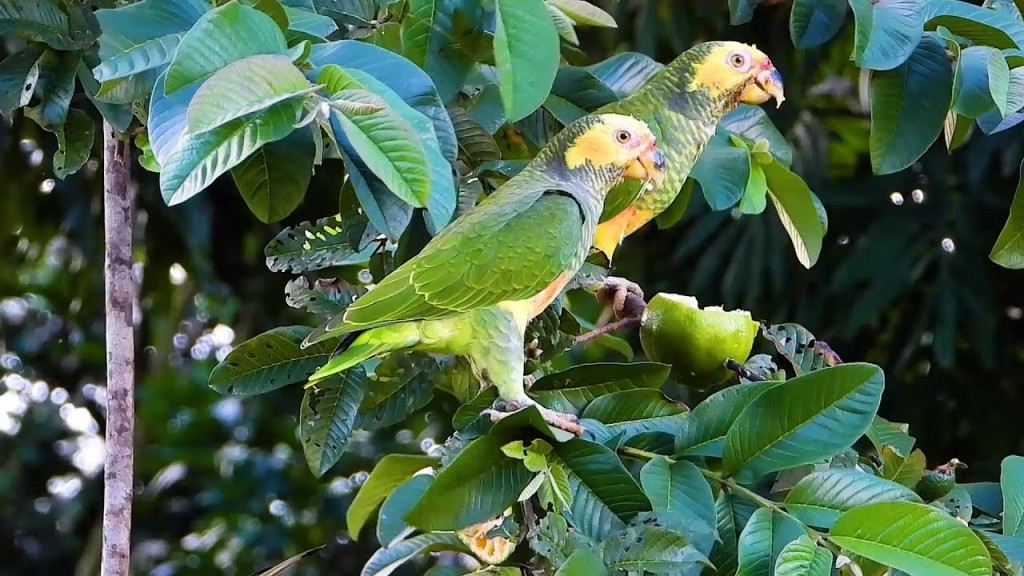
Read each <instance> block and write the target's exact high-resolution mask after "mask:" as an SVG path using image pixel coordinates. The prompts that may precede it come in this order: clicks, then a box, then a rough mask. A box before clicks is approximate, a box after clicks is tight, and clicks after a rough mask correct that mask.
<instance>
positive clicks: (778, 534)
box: [736, 508, 805, 576]
mask: <svg viewBox="0 0 1024 576" xmlns="http://www.w3.org/2000/svg"><path fill="white" fill-rule="evenodd" d="M804 534H805V531H804V527H803V525H801V524H800V523H799V522H797V521H796V520H793V518H791V517H789V516H783V515H782V514H778V513H775V512H772V511H771V510H769V509H767V508H758V509H757V510H756V511H755V512H754V514H753V515H752V516H751V517H750V520H749V521H748V522H747V525H746V526H745V527H744V528H743V532H742V533H740V537H739V541H738V554H739V569H738V570H737V572H736V576H761V575H766V576H772V575H773V574H774V570H775V564H776V562H777V561H778V558H779V555H780V554H781V553H782V550H783V549H784V548H785V547H786V545H788V544H789V543H790V542H793V541H795V540H796V539H797V538H799V537H801V536H803V535H804ZM779 576H784V575H783V574H780V575H779Z"/></svg>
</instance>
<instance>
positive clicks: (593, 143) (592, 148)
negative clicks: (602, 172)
mask: <svg viewBox="0 0 1024 576" xmlns="http://www.w3.org/2000/svg"><path fill="white" fill-rule="evenodd" d="M623 130H625V131H627V132H629V133H631V134H633V136H634V137H636V138H639V139H640V140H651V141H653V140H654V139H655V138H654V133H652V132H651V129H650V128H649V127H648V126H647V124H646V123H644V122H642V121H640V120H637V119H636V118H633V117H632V116H623V115H621V114H602V115H601V117H600V120H599V121H598V122H595V123H594V124H593V125H591V126H590V127H589V128H587V130H586V131H585V132H584V133H583V134H580V135H579V136H578V137H577V138H576V140H574V141H573V143H572V145H571V146H570V147H569V149H568V150H567V151H566V153H565V164H566V166H568V167H569V168H576V167H578V166H580V165H582V164H583V163H584V162H587V161H590V163H591V164H593V165H594V166H606V165H608V164H615V163H619V164H622V163H624V162H625V161H626V160H628V159H629V158H627V157H626V154H624V153H625V152H626V149H625V148H624V147H623V146H622V145H621V144H620V143H619V142H618V141H617V140H616V138H615V134H616V133H617V132H620V131H623Z"/></svg>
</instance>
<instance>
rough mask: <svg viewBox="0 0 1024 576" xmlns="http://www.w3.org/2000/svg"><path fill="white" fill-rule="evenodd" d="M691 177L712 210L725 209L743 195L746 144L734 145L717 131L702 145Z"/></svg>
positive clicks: (747, 161) (747, 164) (746, 176)
mask: <svg viewBox="0 0 1024 576" xmlns="http://www.w3.org/2000/svg"><path fill="white" fill-rule="evenodd" d="M690 176H691V177H692V178H693V179H694V180H696V181H697V182H699V183H700V188H701V191H703V192H704V199H705V200H707V201H708V206H710V207H711V209H712V210H727V209H729V208H731V207H733V206H734V205H735V204H736V202H738V201H739V199H740V198H742V197H743V191H744V190H745V189H746V187H747V181H748V180H749V179H750V151H749V150H748V149H747V147H746V146H733V145H732V144H731V143H730V141H729V138H728V137H727V136H725V135H724V134H723V133H721V132H718V133H716V134H715V135H714V136H713V137H712V138H711V141H710V142H708V145H707V147H705V148H704V152H703V153H701V155H700V158H699V159H698V160H697V164H696V165H694V167H693V170H692V171H691V172H690Z"/></svg>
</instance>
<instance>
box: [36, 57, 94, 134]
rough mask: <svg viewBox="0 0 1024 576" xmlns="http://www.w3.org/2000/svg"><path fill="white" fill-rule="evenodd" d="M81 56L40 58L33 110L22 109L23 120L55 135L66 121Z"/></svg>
mask: <svg viewBox="0 0 1024 576" xmlns="http://www.w3.org/2000/svg"><path fill="white" fill-rule="evenodd" d="M80 62H81V55H80V54H79V53H78V52H55V51H53V50H47V51H46V52H43V55H42V56H41V57H40V58H39V62H38V66H39V78H38V79H37V80H36V87H35V91H34V93H33V96H32V100H33V101H38V104H36V105H35V106H29V107H27V108H25V116H26V117H28V118H31V119H32V120H35V122H36V124H39V126H41V127H42V128H44V129H46V130H49V131H50V132H55V131H57V129H59V128H60V127H61V126H63V125H64V122H66V121H67V118H68V106H69V105H70V104H71V97H72V96H73V95H74V93H75V77H76V76H77V75H78V65H79V63H80Z"/></svg>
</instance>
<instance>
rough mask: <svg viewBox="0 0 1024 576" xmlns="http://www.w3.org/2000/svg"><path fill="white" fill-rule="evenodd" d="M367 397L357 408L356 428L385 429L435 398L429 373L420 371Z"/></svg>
mask: <svg viewBox="0 0 1024 576" xmlns="http://www.w3.org/2000/svg"><path fill="white" fill-rule="evenodd" d="M374 393H375V394H374V396H373V397H370V398H367V400H370V401H372V402H371V403H369V404H367V402H364V403H363V406H362V407H361V408H360V412H361V413H360V415H359V423H358V427H359V428H361V429H363V430H376V429H378V428H386V427H388V426H393V425H395V424H398V423H399V422H402V421H404V420H405V419H406V418H408V417H409V415H410V414H412V413H414V412H416V411H417V410H419V409H420V408H423V407H424V406H426V405H427V403H429V402H430V400H431V399H432V398H433V397H434V382H433V381H432V380H431V379H430V374H428V373H427V372H426V371H420V372H417V373H415V374H414V375H412V376H411V377H408V378H406V379H404V380H403V381H402V382H401V383H400V384H398V386H397V387H395V388H393V389H391V390H389V391H388V393H386V394H383V393H377V390H376V389H375V390H374Z"/></svg>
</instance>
